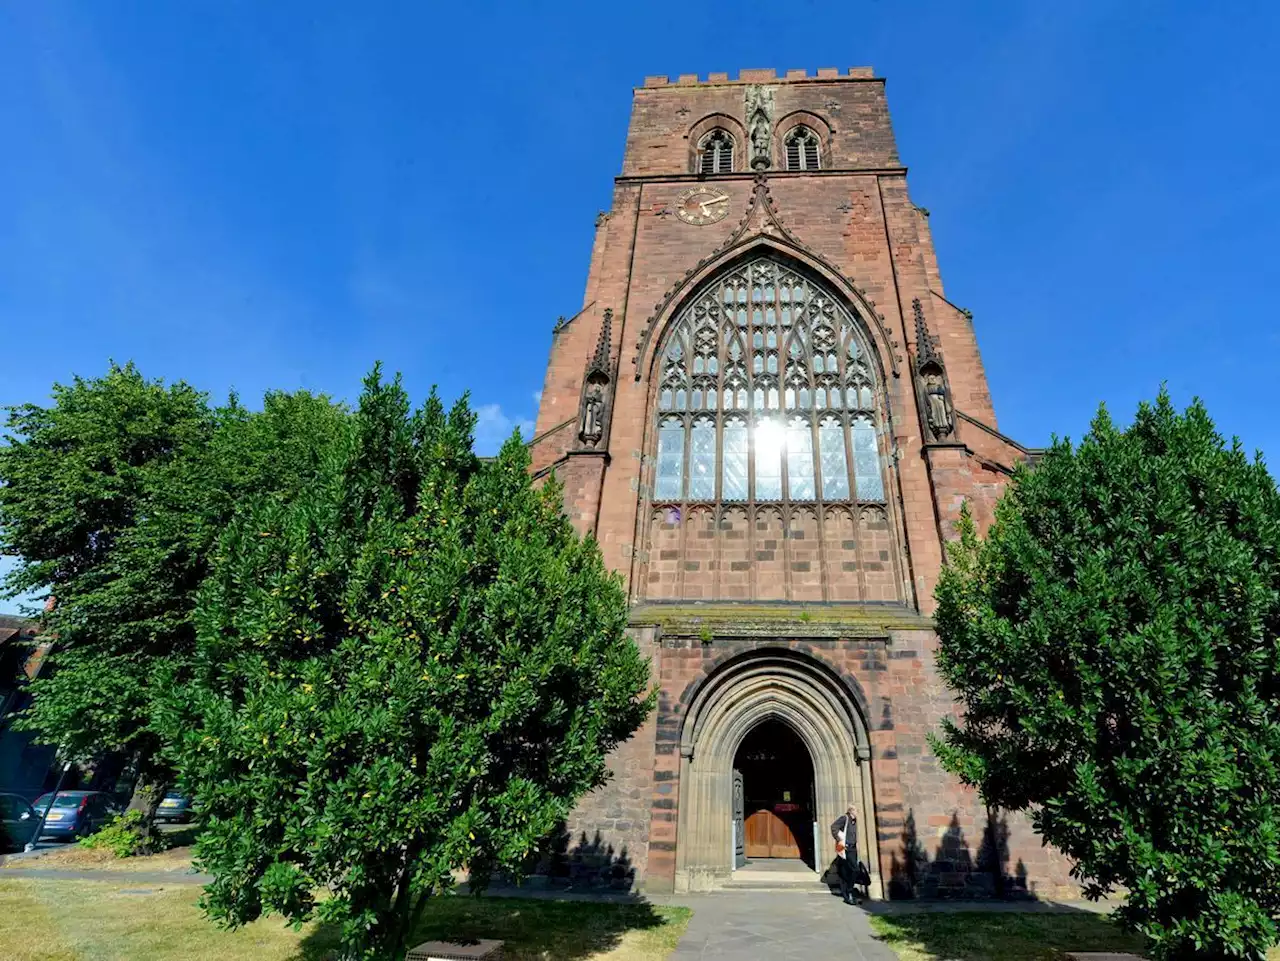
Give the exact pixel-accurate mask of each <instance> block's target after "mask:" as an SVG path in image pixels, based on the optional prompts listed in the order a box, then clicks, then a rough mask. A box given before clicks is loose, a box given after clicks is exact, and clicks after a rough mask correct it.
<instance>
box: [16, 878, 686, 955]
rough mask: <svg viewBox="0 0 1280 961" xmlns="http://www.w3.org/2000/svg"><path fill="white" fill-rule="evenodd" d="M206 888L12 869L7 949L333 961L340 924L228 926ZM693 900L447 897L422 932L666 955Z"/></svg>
mask: <svg viewBox="0 0 1280 961" xmlns="http://www.w3.org/2000/svg"><path fill="white" fill-rule="evenodd" d="M199 895H200V888H199V887H197V886H193V885H185V886H181V887H178V886H173V887H167V886H164V885H146V884H139V885H138V886H137V887H136V888H134V887H127V886H124V885H121V884H119V883H115V882H107V881H57V880H52V879H49V880H45V879H41V878H29V877H22V878H19V877H10V878H4V877H3V872H0V958H4V959H5V961H188V959H192V958H199V959H201V961H325V959H327V958H328V957H329V955H330V952H331V951H332V949H333V948H334V947H335V946H336V943H337V942H336V938H335V936H334V932H333V931H332V930H328V929H325V928H322V927H320V926H317V925H314V924H312V925H307V926H306V927H304V928H303V929H302V930H301V931H297V932H295V931H291V930H290V929H289V928H287V927H285V925H284V924H283V923H282V922H281V921H280V919H279V918H272V919H269V920H265V921H259V922H257V923H255V924H251V925H249V926H248V927H246V928H242V929H241V930H239V931H234V932H228V931H220V930H219V929H217V928H216V927H214V926H213V925H212V924H211V923H210V922H208V921H206V920H205V919H204V917H203V916H202V915H201V914H200V911H199V910H198V909H197V908H196V906H195V902H196V899H197V898H198V897H199ZM690 914H691V912H690V911H689V909H688V908H674V907H673V908H653V907H649V906H647V905H635V904H593V903H586V902H556V901H532V900H523V899H521V900H516V899H507V898H481V899H472V898H468V897H465V896H457V897H448V898H442V899H441V900H440V901H439V902H437V903H436V904H435V905H433V906H431V907H430V908H429V909H428V910H427V912H426V913H425V917H424V918H423V923H422V927H421V928H420V929H419V931H418V936H417V940H422V941H426V940H432V939H435V938H438V937H441V936H444V935H449V936H450V937H459V936H462V937H467V936H470V937H492V938H500V939H503V940H505V941H506V955H505V956H506V958H507V961H535V959H536V961H605V959H608V961H661V959H664V958H666V957H667V955H668V954H670V953H671V951H672V950H673V949H674V948H675V945H676V942H677V941H679V939H680V935H681V934H683V933H684V929H685V927H686V926H687V925H688V923H689V916H690Z"/></svg>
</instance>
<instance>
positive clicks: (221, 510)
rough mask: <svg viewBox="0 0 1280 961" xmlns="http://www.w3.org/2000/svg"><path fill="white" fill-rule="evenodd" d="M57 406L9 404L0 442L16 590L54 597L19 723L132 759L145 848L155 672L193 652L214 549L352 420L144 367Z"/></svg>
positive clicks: (3, 539)
mask: <svg viewBox="0 0 1280 961" xmlns="http://www.w3.org/2000/svg"><path fill="white" fill-rule="evenodd" d="M53 400H54V402H53V404H52V405H51V406H49V407H40V406H38V405H35V404H26V405H22V406H18V407H11V408H8V409H7V414H8V418H7V427H8V430H9V435H8V437H7V444H6V445H4V446H0V552H4V553H11V554H16V555H18V556H19V557H21V558H22V563H21V564H20V566H19V567H18V568H16V569H15V570H14V571H13V572H12V573H11V574H10V576H9V578H8V579H7V582H6V584H5V588H6V589H7V591H8V592H9V593H10V595H11V596H12V595H13V594H18V593H23V592H27V591H36V592H47V593H50V594H52V595H53V597H54V598H55V599H56V605H55V607H54V609H53V610H52V612H50V613H48V614H47V615H45V619H46V622H45V629H46V630H47V631H48V632H50V633H52V634H54V635H55V636H56V638H57V646H56V648H55V652H54V654H53V657H52V659H51V664H52V667H53V668H54V670H53V671H51V672H48V673H46V674H45V675H44V676H43V677H41V678H40V679H39V680H37V681H36V682H35V683H34V684H33V685H32V687H31V693H32V695H33V697H34V703H33V705H32V707H31V709H30V710H29V712H28V713H27V714H26V715H25V716H24V717H23V718H22V719H21V720H20V723H21V725H22V726H24V727H26V728H28V729H30V730H34V731H37V732H39V735H40V737H41V739H42V740H45V741H48V742H50V743H53V744H56V745H57V746H58V747H59V750H60V752H61V754H62V755H63V756H64V757H68V758H75V759H88V758H92V757H94V756H97V755H100V754H102V753H104V752H107V751H123V752H126V753H128V754H129V755H130V756H131V757H132V758H133V759H134V761H135V762H136V764H137V770H138V773H139V780H138V788H137V790H136V791H135V793H134V797H133V799H132V801H131V803H130V808H131V809H135V810H139V811H141V812H142V814H143V818H142V820H141V821H140V822H138V823H139V824H140V825H141V832H142V834H143V839H142V840H143V844H142V849H144V850H145V849H146V847H147V844H148V843H149V841H150V837H151V831H152V827H153V822H154V816H155V810H156V807H157V805H158V804H159V802H160V799H161V798H162V797H163V794H164V791H165V789H166V786H167V785H168V783H169V782H170V779H171V776H172V775H171V771H170V768H169V766H168V764H167V762H166V761H165V759H164V756H163V751H162V748H163V744H162V741H161V739H160V736H159V734H158V732H157V731H156V729H155V727H154V725H153V724H152V721H153V719H154V706H155V705H154V693H155V687H154V672H155V670H156V669H157V668H161V667H166V666H167V667H172V666H174V665H177V664H181V663H184V662H185V661H186V660H187V659H189V658H190V657H191V655H192V654H193V653H194V650H195V632H194V627H193V625H192V620H191V616H192V611H193V609H194V606H195V596H196V590H197V588H198V587H199V585H200V583H201V581H202V580H203V579H204V576H205V574H206V572H207V568H208V553H209V549H210V546H211V545H212V544H213V543H214V542H215V541H216V539H217V537H218V536H219V535H220V534H221V532H222V530H223V529H224V528H225V526H226V524H227V523H228V522H229V520H230V519H231V517H232V516H233V514H234V512H235V510H236V506H237V504H238V503H239V502H240V501H241V500H243V499H245V498H246V497H248V496H249V495H255V496H256V495H262V494H269V493H275V494H277V495H278V496H286V495H287V494H288V492H291V491H296V489H297V488H298V487H299V486H300V485H301V484H303V483H306V482H307V480H308V479H309V477H310V476H312V475H313V474H314V472H315V470H316V468H317V466H318V464H319V462H320V460H319V454H318V449H319V448H320V447H322V446H323V445H324V444H326V443H330V442H331V441H332V438H333V437H334V436H336V434H337V432H338V431H339V430H340V429H341V425H342V424H343V422H344V419H345V418H346V417H347V416H349V415H347V414H346V413H345V412H344V411H342V409H341V408H337V407H335V406H334V405H333V404H331V403H330V402H329V401H328V400H326V399H325V398H322V397H313V396H311V395H309V394H306V393H298V394H278V393H273V394H269V395H267V397H266V399H265V403H264V409H263V410H262V411H261V412H257V413H253V412H250V411H248V410H246V409H245V408H244V407H242V406H241V405H240V404H239V403H238V402H236V401H235V400H234V398H233V399H232V401H231V402H230V403H229V404H228V405H227V406H225V407H223V408H218V409H214V408H211V407H210V406H209V404H208V400H207V398H206V397H205V395H204V394H202V393H200V392H199V391H196V390H195V389H193V388H192V387H190V386H188V385H187V384H184V383H181V382H178V383H175V384H171V385H168V386H166V385H165V384H163V383H162V382H160V381H153V380H147V379H146V378H144V377H143V376H142V375H141V374H140V373H139V372H138V370H137V369H136V368H135V367H134V366H133V365H132V364H130V365H126V366H123V367H121V366H117V365H114V364H113V365H112V366H111V368H110V369H109V370H108V372H107V373H106V375H105V376H103V377H101V378H96V379H85V378H80V377H77V378H75V379H74V380H73V381H72V382H71V383H70V384H68V385H55V387H54V390H53ZM170 673H171V672H170Z"/></svg>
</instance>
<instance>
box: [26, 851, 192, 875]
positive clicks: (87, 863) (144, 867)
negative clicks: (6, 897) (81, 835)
mask: <svg viewBox="0 0 1280 961" xmlns="http://www.w3.org/2000/svg"><path fill="white" fill-rule="evenodd" d="M4 866H5V867H9V868H21V869H22V870H23V871H42V870H47V871H177V872H183V871H189V870H190V869H191V849H190V848H174V849H173V850H171V851H161V852H160V853H159V854H151V855H147V856H145V857H142V856H139V857H132V858H118V857H116V856H115V855H114V854H112V853H111V852H110V851H107V850H103V849H102V848H86V847H81V846H80V845H79V844H68V845H67V846H66V847H65V848H62V849H59V850H56V851H53V852H51V853H49V854H46V855H44V856H43V857H39V858H21V859H18V860H10V861H8V862H6V864H5V865H4Z"/></svg>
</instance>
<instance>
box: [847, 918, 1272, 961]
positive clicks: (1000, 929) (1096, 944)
mask: <svg viewBox="0 0 1280 961" xmlns="http://www.w3.org/2000/svg"><path fill="white" fill-rule="evenodd" d="M871 926H872V928H873V929H874V930H875V932H876V934H878V935H879V936H880V937H881V938H883V939H884V941H885V943H886V944H888V945H889V947H891V948H893V950H894V951H896V952H897V954H898V957H899V958H900V959H901V961H943V959H946V961H1051V959H1053V961H1063V959H1065V958H1066V952H1068V951H1121V952H1124V951H1127V952H1130V953H1133V954H1138V955H1141V954H1142V953H1143V950H1144V947H1143V941H1142V938H1139V937H1136V936H1134V935H1132V934H1126V933H1125V932H1123V931H1121V930H1120V928H1118V927H1117V926H1116V925H1114V924H1112V923H1111V922H1110V921H1108V920H1107V919H1106V917H1105V916H1103V915H1097V914H1089V913H1085V912H1081V913H1079V914H994V913H986V914H984V913H981V912H973V913H968V912H965V913H958V914H914V915H895V916H889V917H884V916H877V917H873V918H872V919H871ZM1267 959H1268V961H1280V949H1274V950H1272V951H1271V953H1270V954H1268V955H1267Z"/></svg>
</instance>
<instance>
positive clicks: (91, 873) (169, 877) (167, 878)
mask: <svg viewBox="0 0 1280 961" xmlns="http://www.w3.org/2000/svg"><path fill="white" fill-rule="evenodd" d="M5 878H37V879H44V880H46V881H111V882H114V883H119V882H121V881H124V882H127V883H130V884H134V883H136V884H208V883H209V882H210V881H212V880H213V878H212V877H210V876H209V875H207V874H191V873H190V872H187V871H110V870H101V871H99V870H84V871H79V870H71V869H69V868H0V881H3V880H4V879H5Z"/></svg>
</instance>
